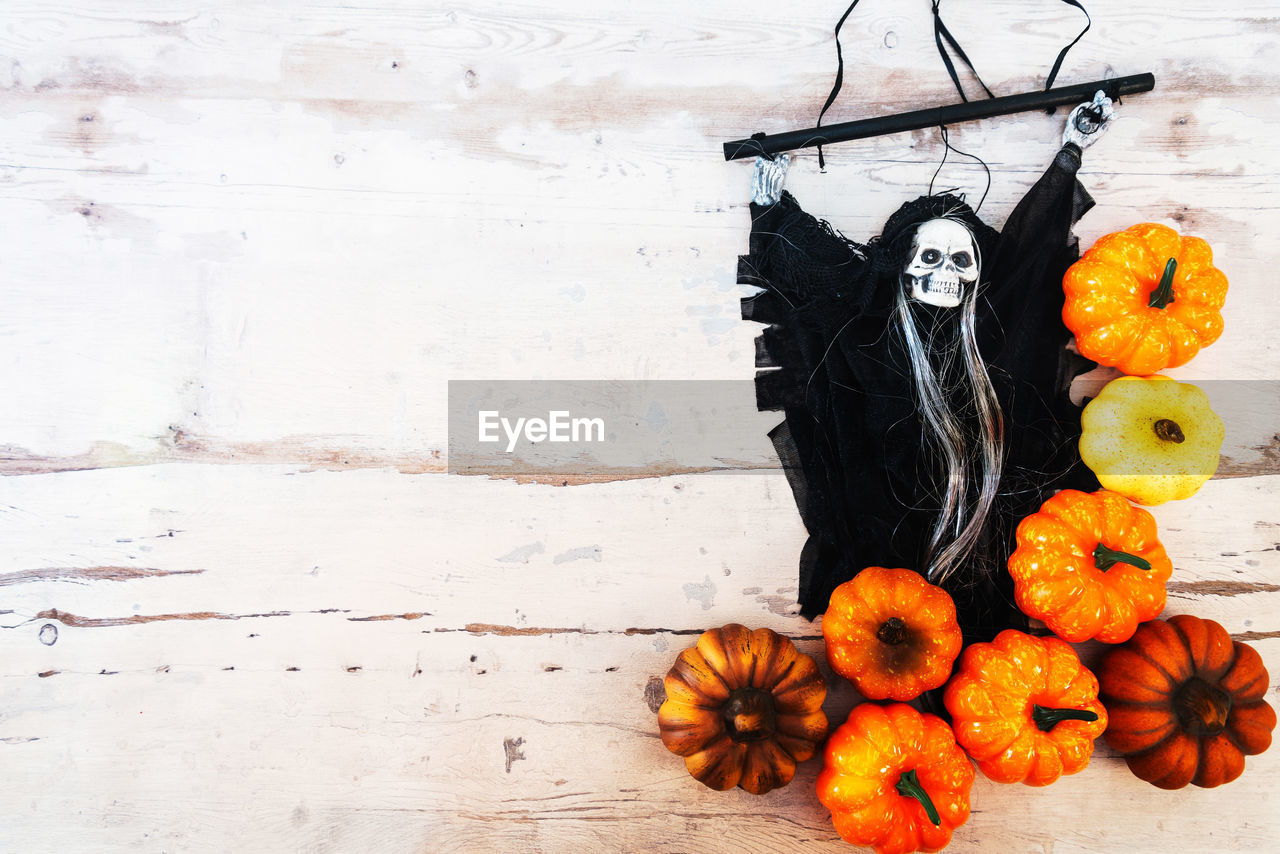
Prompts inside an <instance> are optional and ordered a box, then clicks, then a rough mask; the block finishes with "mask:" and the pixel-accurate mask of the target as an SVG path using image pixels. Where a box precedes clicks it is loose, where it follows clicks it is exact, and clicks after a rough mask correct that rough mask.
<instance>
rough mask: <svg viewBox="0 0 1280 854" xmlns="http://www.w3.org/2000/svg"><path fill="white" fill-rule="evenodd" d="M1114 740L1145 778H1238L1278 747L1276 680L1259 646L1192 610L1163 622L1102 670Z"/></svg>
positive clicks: (1143, 631)
mask: <svg viewBox="0 0 1280 854" xmlns="http://www.w3.org/2000/svg"><path fill="white" fill-rule="evenodd" d="M1098 679H1099V682H1100V683H1101V686H1102V695H1101V696H1102V703H1103V705H1105V706H1106V708H1107V715H1108V717H1109V719H1110V722H1109V724H1108V726H1107V732H1106V739H1107V744H1109V745H1110V746H1111V747H1112V748H1113V749H1114V750H1117V751H1119V752H1120V753H1121V754H1123V755H1124V759H1125V762H1127V763H1128V765H1129V770H1131V771H1132V772H1133V773H1134V774H1136V775H1137V776H1138V777H1140V778H1142V779H1143V780H1146V781H1147V782H1148V783H1151V784H1153V785H1155V786H1159V787H1160V788H1162V789H1181V788H1182V787H1183V786H1186V785H1187V784H1188V783H1191V784H1193V785H1196V786H1202V787H1204V788H1206V789H1208V788H1213V787H1214V786H1220V785H1222V784H1223V783H1230V782H1231V781H1232V780H1234V779H1236V778H1237V777H1239V776H1240V774H1241V773H1242V772H1243V771H1244V758H1245V757H1246V756H1252V755H1254V754H1257V753H1261V752H1262V751H1264V750H1266V749H1267V748H1268V747H1270V746H1271V731H1272V730H1273V729H1275V726H1276V713H1275V709H1273V708H1271V705H1270V704H1269V703H1267V701H1266V700H1264V699H1263V697H1264V696H1265V695H1266V693H1267V690H1268V689H1269V688H1270V685H1271V680H1270V679H1269V678H1268V676H1267V669H1266V668H1265V667H1264V666H1263V664H1262V657H1261V656H1259V655H1258V653H1257V652H1256V651H1255V650H1254V649H1253V647H1250V646H1248V645H1247V644H1243V643H1241V642H1239V641H1232V640H1231V636H1230V635H1228V634H1227V631H1226V629H1224V628H1223V627H1222V626H1221V625H1219V624H1218V623H1215V622H1214V621H1213V620H1202V619H1200V618H1199V617H1193V616H1191V615H1189V614H1179V615H1178V616H1176V617H1170V618H1169V619H1168V620H1153V621H1152V622H1150V623H1146V624H1144V625H1143V626H1142V627H1141V628H1139V629H1138V631H1137V633H1136V634H1135V635H1134V636H1133V638H1132V639H1131V640H1130V641H1129V642H1128V643H1126V644H1124V645H1123V646H1119V647H1116V648H1115V649H1113V650H1111V651H1110V652H1109V653H1108V654H1107V656H1106V658H1105V659H1104V660H1103V662H1102V667H1101V668H1100V669H1099V671H1098Z"/></svg>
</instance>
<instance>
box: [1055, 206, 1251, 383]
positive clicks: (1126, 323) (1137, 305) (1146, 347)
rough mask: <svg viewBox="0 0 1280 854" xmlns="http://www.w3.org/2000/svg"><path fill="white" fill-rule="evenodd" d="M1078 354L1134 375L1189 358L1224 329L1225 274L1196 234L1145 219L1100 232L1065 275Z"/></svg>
mask: <svg viewBox="0 0 1280 854" xmlns="http://www.w3.org/2000/svg"><path fill="white" fill-rule="evenodd" d="M1062 289H1063V291H1064V292H1065V294H1066V301H1065V303H1064V305H1063V308H1062V320H1063V322H1064V323H1065V324H1066V325H1067V328H1068V329H1070V330H1071V331H1072V333H1074V334H1075V336H1076V346H1077V348H1078V349H1079V350H1080V353H1081V354H1082V355H1084V356H1085V357H1087V358H1090V359H1093V360H1094V361H1095V362H1098V363H1099V364H1102V365H1111V366H1114V367H1116V368H1119V369H1120V370H1121V371H1124V372H1125V373H1126V374H1132V375H1135V376H1147V375H1149V374H1154V373H1157V372H1158V371H1162V370H1164V369H1165V368H1175V367H1177V366H1178V365H1182V364H1186V363H1187V362H1188V361H1190V360H1191V358H1192V357H1193V356H1195V354H1196V353H1198V352H1200V348H1201V347H1208V346H1209V345H1210V344H1212V343H1213V342H1214V341H1217V340H1218V336H1220V335H1221V334H1222V306H1223V303H1224V302H1226V298H1227V277H1226V276H1224V275H1223V274H1222V271H1221V270H1219V269H1218V268H1217V267H1215V266H1213V250H1212V249H1210V248H1209V244H1208V243H1205V242H1204V241H1203V240H1201V239H1200V238H1198V237H1179V236H1178V233H1177V232H1176V231H1174V230H1173V229H1172V228H1169V227H1168V226H1164V225H1157V224H1155V223H1150V222H1144V223H1141V224H1139V225H1135V226H1133V227H1131V228H1128V229H1125V230H1124V231H1120V232H1116V233H1114V234H1108V235H1105V236H1104V237H1102V238H1100V239H1099V240H1098V242H1097V243H1095V244H1094V245H1093V247H1092V248H1091V249H1090V250H1089V251H1088V252H1086V253H1084V256H1083V257H1081V259H1080V260H1079V261H1077V262H1076V263H1074V264H1072V265H1071V267H1070V269H1068V270H1067V273H1066V276H1064V277H1063V280H1062Z"/></svg>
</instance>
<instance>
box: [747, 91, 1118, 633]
mask: <svg viewBox="0 0 1280 854" xmlns="http://www.w3.org/2000/svg"><path fill="white" fill-rule="evenodd" d="M1111 115H1112V104H1111V101H1110V100H1109V99H1108V98H1107V97H1106V96H1105V95H1104V94H1103V93H1101V92H1099V93H1098V95H1097V97H1096V98H1095V99H1094V101H1093V102H1092V103H1090V104H1082V105H1080V106H1079V107H1077V108H1076V109H1075V110H1074V111H1073V112H1072V113H1071V115H1070V116H1069V118H1068V121H1067V129H1066V131H1065V132H1064V133H1063V146H1062V148H1061V149H1060V150H1059V151H1058V153H1057V155H1056V157H1055V158H1054V160H1053V163H1052V164H1051V165H1050V166H1049V168H1048V170H1047V171H1046V172H1045V173H1044V175H1043V176H1042V177H1041V178H1040V179H1039V180H1038V181H1037V182H1036V184H1035V185H1034V186H1033V187H1032V188H1031V190H1030V191H1029V192H1028V193H1027V194H1026V196H1025V197H1023V199H1022V201H1021V202H1020V203H1019V204H1018V205H1017V207H1016V208H1015V209H1014V211H1013V212H1012V213H1011V214H1010V215H1009V217H1008V219H1007V220H1006V222H1005V224H1004V227H1003V228H1002V229H1001V230H1000V231H998V232H997V231H996V230H995V229H994V228H992V227H990V226H988V225H987V224H985V223H984V222H982V220H980V219H979V218H978V216H977V215H976V214H975V213H974V211H973V210H972V209H971V208H970V207H969V206H968V205H967V204H966V203H965V202H964V201H963V200H962V199H961V198H958V197H956V196H954V195H951V194H946V193H943V194H938V195H928V196H922V197H920V198H918V199H916V200H914V201H911V202H907V203H906V204H904V205H903V206H902V207H901V208H900V209H899V210H898V211H897V212H896V213H894V214H893V215H892V216H891V217H890V218H889V220H888V222H887V223H885V226H884V228H883V230H882V231H881V233H880V235H879V236H878V237H874V238H872V239H871V240H869V241H868V242H867V243H858V242H855V241H852V240H849V239H847V238H845V237H844V236H843V235H841V234H839V233H837V232H836V231H834V230H833V229H832V228H831V227H830V226H829V225H828V224H827V223H825V222H822V221H819V220H818V219H815V218H814V217H813V216H811V215H810V214H808V213H806V212H805V211H804V210H802V209H801V207H800V205H799V203H798V202H797V201H796V199H795V198H794V197H793V196H792V195H791V194H790V193H788V192H786V191H784V190H782V189H781V182H782V178H783V176H784V174H785V168H786V160H785V159H781V158H780V159H779V160H775V161H766V160H763V159H761V160H759V161H757V165H756V173H755V178H754V181H753V193H752V195H753V198H752V205H751V217H752V225H751V238H750V244H749V246H750V251H749V253H748V254H747V255H744V256H742V257H741V259H740V264H739V282H740V283H741V284H745V285H754V286H756V287H759V288H761V290H760V291H759V292H758V293H756V294H755V295H754V296H750V297H747V298H745V299H744V300H743V307H742V316H743V317H744V318H745V319H748V320H753V321H757V322H760V323H764V324H767V328H766V329H765V330H764V332H763V334H762V335H761V336H760V338H759V339H758V341H757V366H758V367H761V368H765V369H766V370H762V371H760V372H759V373H758V374H757V376H756V393H757V403H758V405H759V407H760V409H762V410H764V409H769V410H782V412H783V413H784V414H785V420H784V421H783V422H782V423H781V424H779V425H778V426H777V427H776V428H775V429H774V430H773V431H772V432H771V433H770V437H771V439H772V440H773V443H774V447H775V448H776V449H777V452H778V456H779V458H780V459H781V461H782V463H783V468H784V469H785V471H786V473H787V476H788V479H789V481H790V484H791V487H792V491H793V493H794V495H795V499H796V503H797V505H798V507H799V510H800V515H801V517H802V519H803V521H804V524H805V526H806V528H807V529H808V532H809V539H808V542H807V543H806V545H805V547H804V550H803V552H802V554H801V557H800V593H799V600H800V605H801V613H802V614H804V615H805V616H807V617H809V618H811V619H812V618H813V617H815V616H816V615H818V614H820V613H822V612H823V611H824V610H826V607H827V602H828V599H829V597H830V595H831V592H832V590H833V589H834V588H835V587H836V586H837V585H839V584H840V583H842V582H844V581H847V580H848V579H850V578H852V577H853V576H854V575H855V574H857V573H858V572H859V571H860V570H861V569H863V568H864V567H867V566H889V567H907V568H910V569H914V570H916V571H918V572H920V573H922V574H923V575H924V576H925V577H926V578H928V579H929V580H930V581H932V582H934V583H937V584H941V585H942V586H943V587H944V588H945V589H947V590H948V592H950V593H951V594H952V596H953V597H954V598H955V600H956V605H957V610H958V614H959V618H960V624H961V627H962V628H963V629H964V632H965V635H966V641H975V640H988V639H990V638H991V637H992V636H994V635H995V634H996V633H997V632H999V631H1000V630H1001V629H1003V628H1007V627H1011V626H1019V625H1023V626H1025V618H1024V617H1022V616H1021V615H1020V614H1019V613H1018V610H1017V607H1016V605H1015V604H1014V601H1013V590H1012V581H1011V580H1010V578H1009V575H1008V572H1007V571H1006V570H1005V562H1006V561H1007V559H1008V556H1009V554H1010V553H1011V551H1012V548H1013V545H1014V538H1013V533H1014V529H1015V527H1016V525H1017V523H1018V521H1019V520H1020V519H1022V518H1023V517H1024V516H1026V515H1028V514H1029V513H1032V512H1034V511H1035V510H1036V509H1038V508H1039V506H1040V503H1041V502H1042V501H1043V500H1044V499H1045V498H1047V497H1048V496H1050V495H1052V494H1053V493H1054V492H1055V491H1057V490H1059V489H1063V488H1068V487H1071V488H1077V489H1084V490H1092V489H1096V488H1097V481H1096V480H1095V479H1094V477H1093V475H1092V473H1091V472H1089V470H1088V469H1087V468H1085V467H1084V466H1083V465H1082V464H1081V462H1080V459H1079V456H1078V452H1077V449H1076V445H1077V440H1078V438H1079V424H1080V418H1079V415H1080V409H1079V407H1078V406H1075V405H1073V404H1072V403H1071V401H1070V399H1069V396H1068V387H1069V385H1070V382H1071V380H1072V379H1073V378H1074V377H1075V376H1076V375H1077V374H1079V373H1082V372H1083V371H1084V370H1085V369H1087V368H1088V367H1089V366H1091V365H1092V363H1088V362H1086V361H1085V360H1083V359H1080V358H1079V357H1078V356H1073V355H1072V354H1070V353H1069V352H1068V351H1067V347H1066V345H1067V343H1068V341H1069V339H1070V333H1069V332H1068V331H1067V330H1066V328H1065V327H1064V326H1063V325H1062V320H1061V313H1062V303H1063V294H1062V284H1061V283H1062V275H1063V273H1064V272H1065V270H1066V268H1067V267H1068V266H1069V265H1070V264H1071V263H1072V262H1073V261H1074V260H1076V258H1078V256H1079V248H1078V244H1077V242H1076V240H1075V238H1074V237H1073V236H1072V234H1071V229H1072V226H1073V225H1074V224H1075V222H1076V221H1077V220H1078V219H1079V218H1080V217H1081V215H1083V214H1084V212H1085V211H1087V210H1088V209H1089V208H1090V207H1091V206H1092V204H1093V200H1092V199H1091V198H1090V197H1089V194H1088V193H1087V192H1086V191H1085V189H1084V188H1083V187H1082V186H1081V185H1080V184H1079V182H1078V181H1077V180H1076V171H1077V170H1078V169H1079V167H1080V158H1081V154H1082V152H1083V150H1084V149H1085V148H1086V147H1087V146H1088V145H1089V144H1090V143H1092V142H1093V141H1094V140H1095V139H1096V138H1097V137H1098V136H1099V133H1098V131H1100V130H1102V129H1103V128H1105V127H1106V125H1107V123H1108V121H1109V120H1110V117H1111Z"/></svg>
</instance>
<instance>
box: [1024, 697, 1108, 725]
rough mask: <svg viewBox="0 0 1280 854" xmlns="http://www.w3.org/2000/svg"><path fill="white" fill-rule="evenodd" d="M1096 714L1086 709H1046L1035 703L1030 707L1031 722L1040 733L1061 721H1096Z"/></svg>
mask: <svg viewBox="0 0 1280 854" xmlns="http://www.w3.org/2000/svg"><path fill="white" fill-rule="evenodd" d="M1097 719H1098V713H1097V712H1091V711H1089V710H1088V709H1047V708H1045V707H1044V706H1042V705H1040V704H1039V703H1036V704H1035V705H1033V706H1032V707H1031V720H1032V721H1034V722H1035V725H1036V728H1037V729H1039V730H1040V731H1041V732H1048V731H1049V730H1051V729H1053V728H1054V727H1055V726H1057V725H1058V724H1060V723H1062V722H1063V721H1096V720H1097Z"/></svg>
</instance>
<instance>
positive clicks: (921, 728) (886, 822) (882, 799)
mask: <svg viewBox="0 0 1280 854" xmlns="http://www.w3.org/2000/svg"><path fill="white" fill-rule="evenodd" d="M824 758H825V765H824V767H823V769H822V773H820V774H819V775H818V783H817V788H818V800H819V801H821V802H822V805H823V806H824V807H826V808H827V809H829V810H831V819H832V821H833V822H834V823H835V827H836V832H837V833H839V834H840V836H841V837H843V838H844V839H845V840H846V841H848V842H852V843H853V844H855V845H865V846H868V847H872V848H875V850H876V852H877V854H908V852H911V851H938V850H940V849H941V848H943V847H944V846H946V844H947V843H948V842H950V841H951V834H952V831H953V830H954V829H955V828H957V827H959V826H960V825H962V824H964V823H965V821H967V820H968V818H969V790H970V788H972V786H973V779H974V776H975V775H974V770H973V765H972V764H971V763H970V762H969V757H967V756H965V753H964V751H963V750H961V749H960V747H959V745H957V744H956V740H955V737H954V736H953V735H952V733H951V727H949V726H947V725H946V723H945V722H944V721H943V720H942V719H941V718H939V717H936V716H935V715H930V714H922V713H920V712H918V711H916V710H915V709H913V708H912V707H911V706H908V705H906V704H905V703H894V704H891V705H888V706H881V705H879V704H877V703H862V704H861V705H858V706H855V707H854V709H853V711H852V712H850V713H849V719H848V720H847V721H845V722H844V724H842V725H841V726H840V727H839V729H837V730H836V731H835V732H834V733H832V735H831V738H830V739H829V740H828V741H827V748H826V752H825V756H824Z"/></svg>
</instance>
